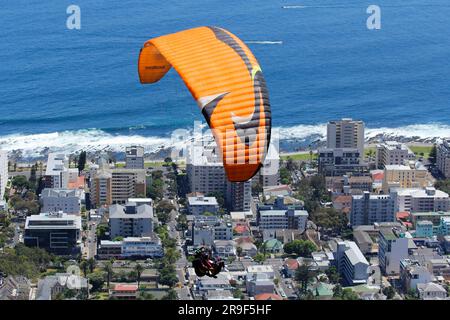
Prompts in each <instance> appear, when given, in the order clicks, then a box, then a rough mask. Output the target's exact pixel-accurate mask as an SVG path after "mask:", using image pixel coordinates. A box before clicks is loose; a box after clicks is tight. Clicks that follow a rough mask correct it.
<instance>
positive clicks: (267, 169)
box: [259, 144, 280, 188]
mask: <svg viewBox="0 0 450 320" xmlns="http://www.w3.org/2000/svg"><path fill="white" fill-rule="evenodd" d="M259 182H260V184H261V186H262V187H263V188H264V187H271V186H277V185H279V184H280V155H279V153H278V151H277V150H276V148H275V146H274V145H273V144H270V146H269V150H268V151H267V155H266V158H265V160H264V164H263V166H262V168H261V169H260V170H259Z"/></svg>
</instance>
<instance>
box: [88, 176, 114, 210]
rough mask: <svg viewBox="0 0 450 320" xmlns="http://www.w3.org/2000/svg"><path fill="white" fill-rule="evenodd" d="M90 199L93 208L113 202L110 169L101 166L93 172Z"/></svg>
mask: <svg viewBox="0 0 450 320" xmlns="http://www.w3.org/2000/svg"><path fill="white" fill-rule="evenodd" d="M90 200H91V207H92V208H98V207H100V206H103V205H110V204H112V173H111V171H110V170H108V169H105V168H101V169H99V170H98V171H95V172H92V173H91V188H90Z"/></svg>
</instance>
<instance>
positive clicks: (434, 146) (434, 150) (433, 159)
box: [428, 143, 437, 164]
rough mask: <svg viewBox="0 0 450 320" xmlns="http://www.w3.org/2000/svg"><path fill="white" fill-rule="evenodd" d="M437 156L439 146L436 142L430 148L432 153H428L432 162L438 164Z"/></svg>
mask: <svg viewBox="0 0 450 320" xmlns="http://www.w3.org/2000/svg"><path fill="white" fill-rule="evenodd" d="M436 156H437V147H436V143H435V144H433V147H432V148H431V150H430V154H429V155H428V161H430V163H432V164H436Z"/></svg>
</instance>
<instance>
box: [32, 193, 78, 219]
mask: <svg viewBox="0 0 450 320" xmlns="http://www.w3.org/2000/svg"><path fill="white" fill-rule="evenodd" d="M84 197H85V194H84V190H82V189H49V188H46V189H44V190H42V193H41V195H40V201H41V206H42V207H41V212H58V211H63V212H66V213H68V214H79V213H80V210H81V205H82V203H84V200H85V199H84Z"/></svg>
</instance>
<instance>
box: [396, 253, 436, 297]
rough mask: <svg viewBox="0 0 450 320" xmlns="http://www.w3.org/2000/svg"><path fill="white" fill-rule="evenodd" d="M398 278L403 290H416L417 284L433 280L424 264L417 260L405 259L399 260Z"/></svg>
mask: <svg viewBox="0 0 450 320" xmlns="http://www.w3.org/2000/svg"><path fill="white" fill-rule="evenodd" d="M400 279H401V281H402V283H403V288H404V290H405V291H408V290H416V289H417V286H418V285H419V284H426V283H428V282H431V281H433V280H434V277H433V275H432V274H431V272H430V271H429V270H428V268H427V267H426V266H421V265H420V263H419V262H418V261H415V260H411V259H405V260H402V261H400Z"/></svg>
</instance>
